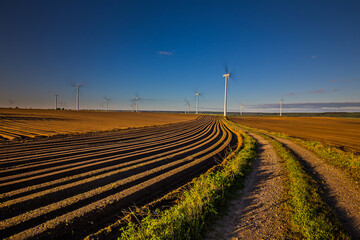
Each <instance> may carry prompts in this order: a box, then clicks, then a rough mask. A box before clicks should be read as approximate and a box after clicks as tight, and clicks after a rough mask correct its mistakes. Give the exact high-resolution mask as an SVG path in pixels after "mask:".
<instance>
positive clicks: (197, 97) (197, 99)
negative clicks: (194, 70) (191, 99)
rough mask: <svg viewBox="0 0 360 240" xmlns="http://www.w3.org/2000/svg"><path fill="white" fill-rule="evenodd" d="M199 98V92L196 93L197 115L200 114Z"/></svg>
mask: <svg viewBox="0 0 360 240" xmlns="http://www.w3.org/2000/svg"><path fill="white" fill-rule="evenodd" d="M199 96H200V93H199V91H196V114H198V113H199Z"/></svg>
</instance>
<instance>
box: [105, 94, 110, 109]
mask: <svg viewBox="0 0 360 240" xmlns="http://www.w3.org/2000/svg"><path fill="white" fill-rule="evenodd" d="M105 101H106V111H108V110H109V101H110V99H109V98H107V97H105Z"/></svg>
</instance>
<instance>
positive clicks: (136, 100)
mask: <svg viewBox="0 0 360 240" xmlns="http://www.w3.org/2000/svg"><path fill="white" fill-rule="evenodd" d="M152 100H153V99H144V98H140V97H139V96H136V97H135V98H134V99H131V100H130V101H132V102H135V112H138V110H139V102H140V101H152Z"/></svg>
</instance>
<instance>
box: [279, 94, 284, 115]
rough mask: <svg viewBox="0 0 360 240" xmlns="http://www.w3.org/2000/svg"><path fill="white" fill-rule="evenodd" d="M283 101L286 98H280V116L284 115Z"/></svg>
mask: <svg viewBox="0 0 360 240" xmlns="http://www.w3.org/2000/svg"><path fill="white" fill-rule="evenodd" d="M283 102H284V98H282V99H281V100H280V117H281V116H282V105H283Z"/></svg>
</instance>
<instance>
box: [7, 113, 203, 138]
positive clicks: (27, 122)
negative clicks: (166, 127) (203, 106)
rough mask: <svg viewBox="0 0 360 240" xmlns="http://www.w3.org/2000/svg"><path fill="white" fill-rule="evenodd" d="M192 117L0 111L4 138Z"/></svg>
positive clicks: (155, 114) (93, 129) (140, 124)
mask: <svg viewBox="0 0 360 240" xmlns="http://www.w3.org/2000/svg"><path fill="white" fill-rule="evenodd" d="M196 117H197V116H196V115H192V114H187V115H185V114H177V113H150V112H141V113H140V112H138V113H136V112H100V111H71V110H65V111H55V110H39V109H8V108H1V109H0V136H1V137H2V138H5V139H10V140H11V139H15V138H21V137H36V136H52V135H57V134H71V133H85V132H95V131H107V130H112V129H126V128H134V127H145V126H153V125H163V124H169V123H177V122H183V121H188V120H192V119H195V118H196Z"/></svg>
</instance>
